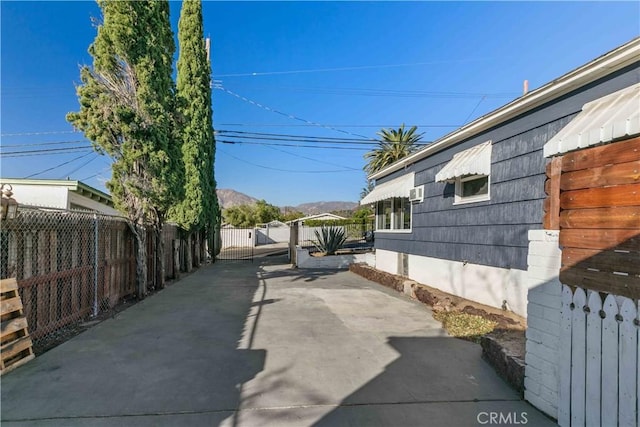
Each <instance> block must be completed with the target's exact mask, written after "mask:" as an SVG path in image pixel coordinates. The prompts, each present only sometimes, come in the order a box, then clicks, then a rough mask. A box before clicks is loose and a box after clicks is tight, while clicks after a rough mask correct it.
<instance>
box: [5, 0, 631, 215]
mask: <svg viewBox="0 0 640 427" xmlns="http://www.w3.org/2000/svg"><path fill="white" fill-rule="evenodd" d="M0 8H1V9H0V12H1V15H2V16H1V36H2V40H1V73H2V74H1V83H2V87H1V92H0V97H1V99H0V101H1V112H2V114H1V133H2V152H3V153H6V154H5V155H4V156H2V158H1V171H0V174H1V176H3V177H20V178H22V177H27V176H29V175H34V174H37V175H35V176H34V178H53V179H61V178H66V177H70V178H71V179H80V180H83V181H84V182H86V183H87V184H89V185H92V186H94V187H96V188H99V189H102V190H104V182H105V181H106V180H108V178H109V159H108V158H107V157H102V156H99V155H97V154H95V153H93V152H91V151H90V150H86V151H82V150H80V151H74V152H68V151H67V152H65V151H47V152H46V153H45V154H43V153H42V151H36V152H32V153H25V151H32V150H51V149H60V148H68V147H76V146H83V145H86V142H83V141H85V139H84V137H83V135H82V134H79V133H73V132H72V128H71V126H70V125H69V124H68V123H67V122H66V120H65V115H66V113H67V112H69V111H75V110H77V109H78V102H77V98H76V96H75V90H74V83H77V82H78V81H79V65H81V64H90V63H91V57H90V56H89V55H88V53H87V48H88V46H89V44H90V43H91V42H92V41H93V39H94V37H95V28H94V27H93V26H92V22H91V17H99V16H100V11H99V8H98V7H97V5H96V3H94V2H88V1H76V2H12V1H8V2H7V1H3V2H2V3H0ZM203 8H204V9H203V11H204V27H205V33H206V34H207V35H208V36H210V37H211V40H212V58H211V60H212V69H213V77H214V79H216V80H217V81H219V82H218V84H217V86H216V89H214V91H213V95H212V96H213V106H214V126H215V129H216V131H220V133H219V134H218V135H217V140H218V144H217V150H218V151H217V156H216V170H215V173H216V179H217V182H218V188H233V189H235V190H238V191H241V192H244V193H246V194H249V195H251V196H253V197H256V198H263V199H266V200H267V201H268V202H269V203H273V204H276V205H280V206H282V205H296V204H299V203H303V202H309V201H319V200H325V201H329V200H345V201H357V200H358V199H359V193H360V190H361V188H362V187H363V186H364V185H365V174H364V172H363V171H362V167H363V166H364V164H365V163H364V159H363V158H362V155H363V154H364V152H366V150H367V149H368V148H370V146H369V145H367V144H366V140H370V139H373V138H375V137H376V135H375V134H376V131H378V130H380V128H381V127H397V126H399V125H400V124H401V123H406V124H407V126H410V125H418V127H419V131H420V132H424V137H423V139H424V140H425V141H432V140H435V139H437V138H438V137H441V136H443V135H445V134H446V133H448V132H450V131H453V130H455V129H456V127H458V126H460V125H462V124H464V123H465V122H468V121H470V120H473V119H475V118H477V117H479V116H481V115H483V114H486V113H487V112H489V111H492V110H493V109H495V108H498V107H500V106H501V105H503V104H505V103H507V102H509V101H511V100H512V99H514V98H516V97H518V96H519V95H520V94H521V92H522V84H523V80H525V79H527V80H528V81H529V87H530V89H535V88H537V87H539V86H541V85H543V84H545V83H547V82H549V81H550V80H553V79H555V78H557V77H559V76H561V75H562V74H564V73H566V72H568V71H571V70H572V69H574V68H576V67H578V66H580V65H582V64H584V63H586V62H588V61H590V60H592V59H594V58H596V57H598V56H600V55H602V54H604V53H606V52H607V51H609V50H611V49H613V48H615V47H617V46H619V45H621V44H623V43H625V42H627V41H629V40H631V39H632V38H634V37H636V36H638V35H639V34H640V3H638V2H617V3H614V2H566V3H563V2H531V3H524V2H513V3H511V2H487V3H485V2H353V3H351V2H320V3H315V2H284V3H281V2H257V3H255V2H213V1H206V2H204V4H203ZM179 12H180V3H179V2H172V3H171V13H172V17H171V18H172V23H173V27H174V31H177V20H178V17H179ZM250 101H252V102H253V103H252V102H250ZM256 104H260V105H261V106H259V105H256ZM239 132H244V133H239ZM257 134H270V135H257ZM274 134H275V135H285V136H274ZM239 137H242V138H239ZM318 138H337V139H336V140H331V139H329V140H327V139H320V140H318ZM363 140H364V141H363ZM73 141H77V142H73ZM223 141H235V142H236V143H235V144H229V143H225V142H223ZM329 141H335V142H332V143H329ZM240 142H242V143H240ZM43 143H56V144H51V145H28V144H43ZM273 144H280V145H273ZM302 146H314V147H316V146H320V147H324V148H311V147H302ZM327 147H333V148H327ZM335 147H339V148H335ZM17 152H20V153H18V155H17V156H16V155H15V154H11V155H10V154H9V153H17ZM60 153H63V154H60ZM25 154H28V155H25ZM81 156H84V157H81ZM46 169H51V170H49V171H46V172H43V171H45V170H46ZM40 172H42V173H40Z"/></svg>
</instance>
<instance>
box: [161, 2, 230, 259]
mask: <svg viewBox="0 0 640 427" xmlns="http://www.w3.org/2000/svg"><path fill="white" fill-rule="evenodd" d="M178 43H179V46H180V55H179V57H178V65H177V69H178V72H177V82H176V111H177V122H178V123H177V134H178V138H177V139H178V141H179V142H180V145H181V160H182V163H183V165H184V197H183V198H182V199H181V201H180V203H178V204H177V205H175V207H174V208H173V209H172V210H171V212H170V214H171V215H170V218H171V220H172V221H174V222H176V223H177V224H178V225H179V226H180V227H181V228H182V229H184V230H186V231H187V234H188V239H187V240H188V241H190V239H191V237H192V235H193V233H201V232H205V237H207V238H211V237H212V234H213V230H214V227H215V224H216V222H217V220H218V216H219V213H218V210H219V208H218V198H217V196H216V183H215V180H214V170H213V168H214V157H215V140H214V135H213V119H212V107H211V76H210V67H209V62H208V59H207V52H206V48H205V42H204V31H203V25H202V3H201V1H200V0H187V1H184V2H183V3H182V10H181V13H180V21H179V23H178ZM209 245H210V247H212V245H213V243H212V242H211V241H210V243H209ZM187 262H190V260H188V261H187Z"/></svg>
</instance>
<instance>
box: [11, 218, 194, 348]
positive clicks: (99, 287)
mask: <svg viewBox="0 0 640 427" xmlns="http://www.w3.org/2000/svg"><path fill="white" fill-rule="evenodd" d="M154 234H155V233H154V232H153V230H147V250H148V253H147V269H148V270H147V271H148V274H147V287H148V289H153V288H155V287H156V283H157V281H158V276H159V274H161V273H158V274H154V273H155V272H159V269H158V265H157V264H158V262H157V258H156V256H155V254H156V253H155V250H156V246H157V243H156V241H155V238H154ZM162 239H163V241H164V247H165V251H164V261H165V272H164V274H165V278H167V279H171V278H177V277H178V274H179V272H178V271H176V270H179V269H180V268H181V267H180V266H184V265H185V262H184V258H185V254H186V251H187V250H189V249H190V248H189V246H188V245H187V244H185V242H183V241H181V240H180V237H179V230H178V227H176V226H175V225H171V224H168V225H166V226H165V227H164V229H163V233H162ZM173 248H178V250H175V251H174V250H173ZM194 250H195V248H194ZM176 256H177V257H179V259H178V260H177V261H176V260H175V259H174V257H176ZM192 258H195V259H197V258H198V257H197V256H192ZM9 277H15V278H16V279H17V280H18V287H19V293H20V296H21V298H22V304H23V306H24V312H25V316H26V317H27V320H28V328H29V334H30V335H31V338H32V339H33V341H34V345H35V347H36V348H38V346H39V345H40V346H41V347H42V346H44V347H47V345H46V343H47V342H49V341H51V340H56V337H57V336H58V335H59V334H61V333H63V330H64V329H65V328H69V327H73V325H78V324H80V323H83V322H85V321H87V320H89V319H92V318H95V317H96V316H99V315H100V314H102V313H105V312H109V311H111V310H112V309H113V308H114V307H115V306H116V305H117V304H119V303H120V302H122V300H123V299H125V298H133V297H134V296H135V293H136V250H135V237H134V235H133V233H132V231H131V229H130V228H129V225H128V222H127V221H126V220H125V219H124V218H120V217H114V216H108V215H103V214H99V213H93V212H84V211H63V210H52V209H40V208H32V207H26V206H21V207H20V208H19V211H18V216H17V217H16V218H15V219H12V220H6V221H2V222H1V223H0V278H2V279H4V278H9ZM61 331H62V332H61Z"/></svg>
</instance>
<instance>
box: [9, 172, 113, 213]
mask: <svg viewBox="0 0 640 427" xmlns="http://www.w3.org/2000/svg"><path fill="white" fill-rule="evenodd" d="M0 183H6V184H15V185H41V186H51V187H66V188H68V189H69V191H73V192H74V193H77V194H79V195H81V196H84V197H87V198H89V199H93V200H96V201H98V202H100V203H102V204H104V205H107V206H111V207H113V201H112V200H111V196H110V195H108V194H107V193H103V192H102V191H100V190H98V189H96V188H93V187H91V186H89V185H87V184H85V183H83V182H81V181H70V180H66V179H22V178H0Z"/></svg>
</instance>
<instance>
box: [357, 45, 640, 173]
mask: <svg viewBox="0 0 640 427" xmlns="http://www.w3.org/2000/svg"><path fill="white" fill-rule="evenodd" d="M639 60H640V37H636V38H634V39H633V40H631V41H630V42H628V43H626V44H624V45H622V46H620V47H618V48H616V49H614V50H612V51H610V52H608V53H606V54H604V55H602V56H600V57H599V58H597V59H595V60H593V61H591V62H589V63H587V64H585V65H583V66H581V67H579V68H576V69H575V70H573V71H571V72H569V73H567V74H565V75H563V76H562V77H559V78H558V79H556V80H553V81H552V82H550V83H547V84H546V85H544V86H542V87H540V88H538V89H536V90H533V91H531V92H529V93H527V94H526V95H523V96H521V97H520V98H517V99H515V100H514V101H512V102H510V103H508V104H506V105H504V106H502V107H500V108H498V109H497V110H494V111H492V112H491V113H488V114H486V115H484V116H482V117H480V118H478V119H476V120H474V121H473V122H471V123H469V124H468V125H465V126H463V127H461V128H459V129H457V130H455V131H453V132H451V133H449V134H447V135H445V136H443V137H442V138H440V139H438V140H436V141H434V142H433V143H431V144H429V145H427V146H426V147H424V148H423V149H421V150H419V151H417V152H415V153H413V154H411V155H410V156H407V157H405V158H403V159H401V160H398V161H397V162H395V163H393V164H391V165H389V166H387V167H386V168H384V169H382V170H381V171H379V172H376V173H374V174H371V175H369V179H378V178H382V177H384V176H387V175H389V174H390V173H393V172H395V171H397V170H400V169H402V168H403V167H405V166H407V165H409V164H412V163H415V162H416V161H418V160H421V159H424V158H426V157H429V156H431V155H432V154H435V153H437V152H439V151H442V150H444V149H445V148H448V147H450V146H452V145H454V144H457V143H458V142H461V141H463V140H465V139H467V138H470V137H472V136H474V135H477V134H478V133H480V132H483V131H485V130H487V129H490V128H492V127H494V126H497V125H499V124H501V123H503V122H505V121H507V120H510V119H512V118H514V117H517V116H519V115H521V114H523V113H526V112H528V111H531V110H533V109H534V108H537V107H539V106H541V105H543V104H546V103H547V102H550V101H553V100H555V99H557V98H559V97H561V96H563V95H566V94H567V93H569V92H571V91H573V90H575V89H577V88H579V87H582V86H585V85H587V84H589V83H591V82H593V81H595V80H597V79H599V78H601V77H604V76H607V75H609V74H611V73H614V72H616V71H618V70H620V69H622V68H624V67H626V66H628V65H631V64H633V63H634V62H637V61H639Z"/></svg>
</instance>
